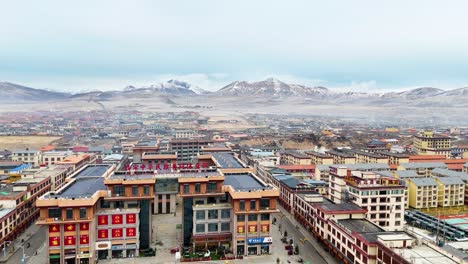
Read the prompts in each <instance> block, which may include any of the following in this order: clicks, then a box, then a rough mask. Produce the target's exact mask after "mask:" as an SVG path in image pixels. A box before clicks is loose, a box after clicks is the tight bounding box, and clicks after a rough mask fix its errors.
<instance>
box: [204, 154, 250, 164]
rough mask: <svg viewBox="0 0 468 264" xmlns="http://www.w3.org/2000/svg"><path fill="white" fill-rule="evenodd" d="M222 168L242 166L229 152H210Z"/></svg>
mask: <svg viewBox="0 0 468 264" xmlns="http://www.w3.org/2000/svg"><path fill="white" fill-rule="evenodd" d="M211 155H212V156H213V157H214V158H215V159H216V161H217V162H218V163H219V165H220V166H221V167H222V168H243V167H244V166H242V164H240V163H239V162H238V161H237V160H236V159H235V158H234V156H233V155H232V154H231V153H223V152H215V153H212V154H211Z"/></svg>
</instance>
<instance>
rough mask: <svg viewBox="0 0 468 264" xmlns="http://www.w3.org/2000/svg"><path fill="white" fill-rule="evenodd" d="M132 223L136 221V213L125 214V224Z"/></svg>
mask: <svg viewBox="0 0 468 264" xmlns="http://www.w3.org/2000/svg"><path fill="white" fill-rule="evenodd" d="M134 223H136V215H135V214H127V224H134Z"/></svg>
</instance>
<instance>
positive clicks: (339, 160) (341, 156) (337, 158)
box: [326, 150, 356, 164]
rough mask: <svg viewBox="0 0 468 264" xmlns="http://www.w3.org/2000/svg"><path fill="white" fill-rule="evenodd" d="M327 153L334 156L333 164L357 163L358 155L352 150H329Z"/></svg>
mask: <svg viewBox="0 0 468 264" xmlns="http://www.w3.org/2000/svg"><path fill="white" fill-rule="evenodd" d="M326 154H328V155H330V156H332V157H333V164H355V163H356V157H355V156H354V154H353V153H351V152H345V151H334V150H329V151H327V152H326Z"/></svg>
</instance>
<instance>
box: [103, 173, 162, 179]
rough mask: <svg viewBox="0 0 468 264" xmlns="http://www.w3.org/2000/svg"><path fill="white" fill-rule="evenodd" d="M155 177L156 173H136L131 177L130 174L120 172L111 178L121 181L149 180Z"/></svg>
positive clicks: (110, 177)
mask: <svg viewBox="0 0 468 264" xmlns="http://www.w3.org/2000/svg"><path fill="white" fill-rule="evenodd" d="M154 177H155V174H154V173H135V174H133V175H131V174H130V173H129V172H125V173H122V172H118V173H113V174H111V175H110V176H109V179H111V180H119V179H128V180H147V179H153V178H154Z"/></svg>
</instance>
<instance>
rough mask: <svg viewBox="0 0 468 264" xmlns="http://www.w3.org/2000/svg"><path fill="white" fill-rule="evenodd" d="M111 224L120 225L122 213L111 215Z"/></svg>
mask: <svg viewBox="0 0 468 264" xmlns="http://www.w3.org/2000/svg"><path fill="white" fill-rule="evenodd" d="M112 224H113V225H121V224H123V222H122V215H121V214H118V215H112Z"/></svg>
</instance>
